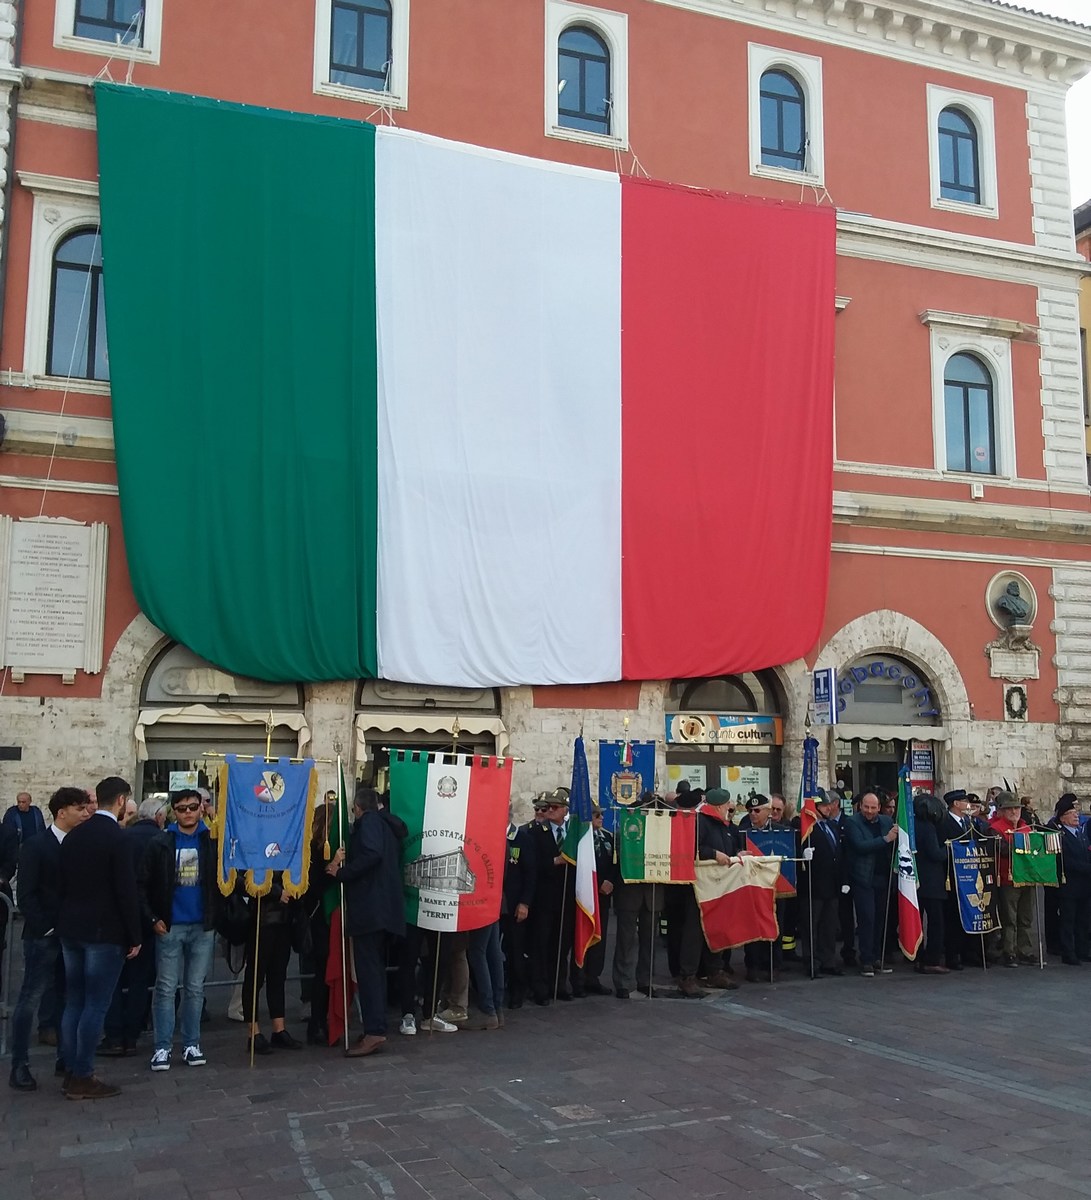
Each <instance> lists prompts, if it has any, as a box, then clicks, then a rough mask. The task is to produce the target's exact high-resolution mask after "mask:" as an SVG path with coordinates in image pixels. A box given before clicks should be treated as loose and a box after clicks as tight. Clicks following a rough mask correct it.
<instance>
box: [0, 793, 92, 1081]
mask: <svg viewBox="0 0 1091 1200" xmlns="http://www.w3.org/2000/svg"><path fill="white" fill-rule="evenodd" d="M49 811H50V812H51V813H52V814H53V824H52V825H51V826H50V827H49V828H48V829H46V830H45V831H44V832H42V833H37V834H34V835H33V836H32V837H29V838H27V840H26V841H25V842H24V843H23V847H22V849H21V850H20V852H19V902H20V905H21V906H22V910H23V986H22V987H21V988H20V989H19V999H18V1000H16V1002H15V1011H14V1013H13V1014H12V1019H11V1076H10V1078H9V1079H8V1083H9V1085H10V1086H11V1087H13V1088H14V1089H15V1090H16V1091H19V1092H33V1091H35V1090H36V1088H37V1087H38V1084H37V1081H36V1080H35V1078H34V1076H33V1075H32V1074H31V1073H30V1031H31V1029H32V1028H33V1025H34V1011H35V1009H36V1008H37V1006H38V1004H39V1002H40V1001H41V998H42V996H44V995H45V994H46V992H47V991H48V990H49V989H50V988H51V987H52V986H53V985H54V982H55V979H56V974H57V962H58V960H59V959H60V956H61V943H60V941H59V940H58V938H57V911H58V908H59V904H60V869H61V842H63V841H64V839H65V836H66V835H67V833H68V831H69V830H70V829H75V828H76V826H77V825H81V824H82V823H83V822H84V821H86V820H87V818H88V817H89V816H90V815H91V813H90V812H89V811H88V808H87V793H86V792H85V791H84V790H83V789H82V788H76V787H63V788H59V789H58V790H57V791H56V792H54V793H53V795H52V796H51V797H50V800H49Z"/></svg>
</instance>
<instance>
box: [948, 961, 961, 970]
mask: <svg viewBox="0 0 1091 1200" xmlns="http://www.w3.org/2000/svg"><path fill="white" fill-rule="evenodd" d="M947 970H948V971H961V970H962V963H960V962H949V963H947Z"/></svg>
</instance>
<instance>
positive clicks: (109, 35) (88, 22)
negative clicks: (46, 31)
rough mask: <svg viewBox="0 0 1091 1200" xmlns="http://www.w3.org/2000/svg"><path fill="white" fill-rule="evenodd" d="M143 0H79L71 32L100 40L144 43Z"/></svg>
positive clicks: (133, 43) (129, 44)
mask: <svg viewBox="0 0 1091 1200" xmlns="http://www.w3.org/2000/svg"><path fill="white" fill-rule="evenodd" d="M143 25H144V0H76V11H75V20H74V22H73V28H72V32H73V33H74V34H75V35H76V37H85V38H94V39H95V41H97V42H120V43H121V44H122V45H124V46H140V45H142V44H143Z"/></svg>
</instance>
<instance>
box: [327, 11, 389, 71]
mask: <svg viewBox="0 0 1091 1200" xmlns="http://www.w3.org/2000/svg"><path fill="white" fill-rule="evenodd" d="M393 26H394V17H393V13H392V12H391V10H390V0H333V7H332V9H331V13H330V83H342V84H347V85H348V86H349V87H357V88H366V89H367V90H368V91H371V92H385V91H388V90H389V87H390V64H391V61H392V59H393V51H392V48H391V46H392V37H393Z"/></svg>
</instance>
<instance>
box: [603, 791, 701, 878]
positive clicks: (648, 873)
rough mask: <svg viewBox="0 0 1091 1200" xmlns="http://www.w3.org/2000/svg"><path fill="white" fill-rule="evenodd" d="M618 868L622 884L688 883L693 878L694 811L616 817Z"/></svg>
mask: <svg viewBox="0 0 1091 1200" xmlns="http://www.w3.org/2000/svg"><path fill="white" fill-rule="evenodd" d="M617 847H618V867H619V869H620V871H621V878H622V879H623V880H624V881H625V882H626V883H692V882H693V881H694V880H695V879H696V878H697V868H696V866H695V865H694V859H695V858H696V857H697V812H696V810H695V809H679V810H678V811H677V812H668V811H667V810H665V809H658V808H638V809H634V810H633V811H632V812H623V813H621V814H620V816H619V826H618V836H617Z"/></svg>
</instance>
